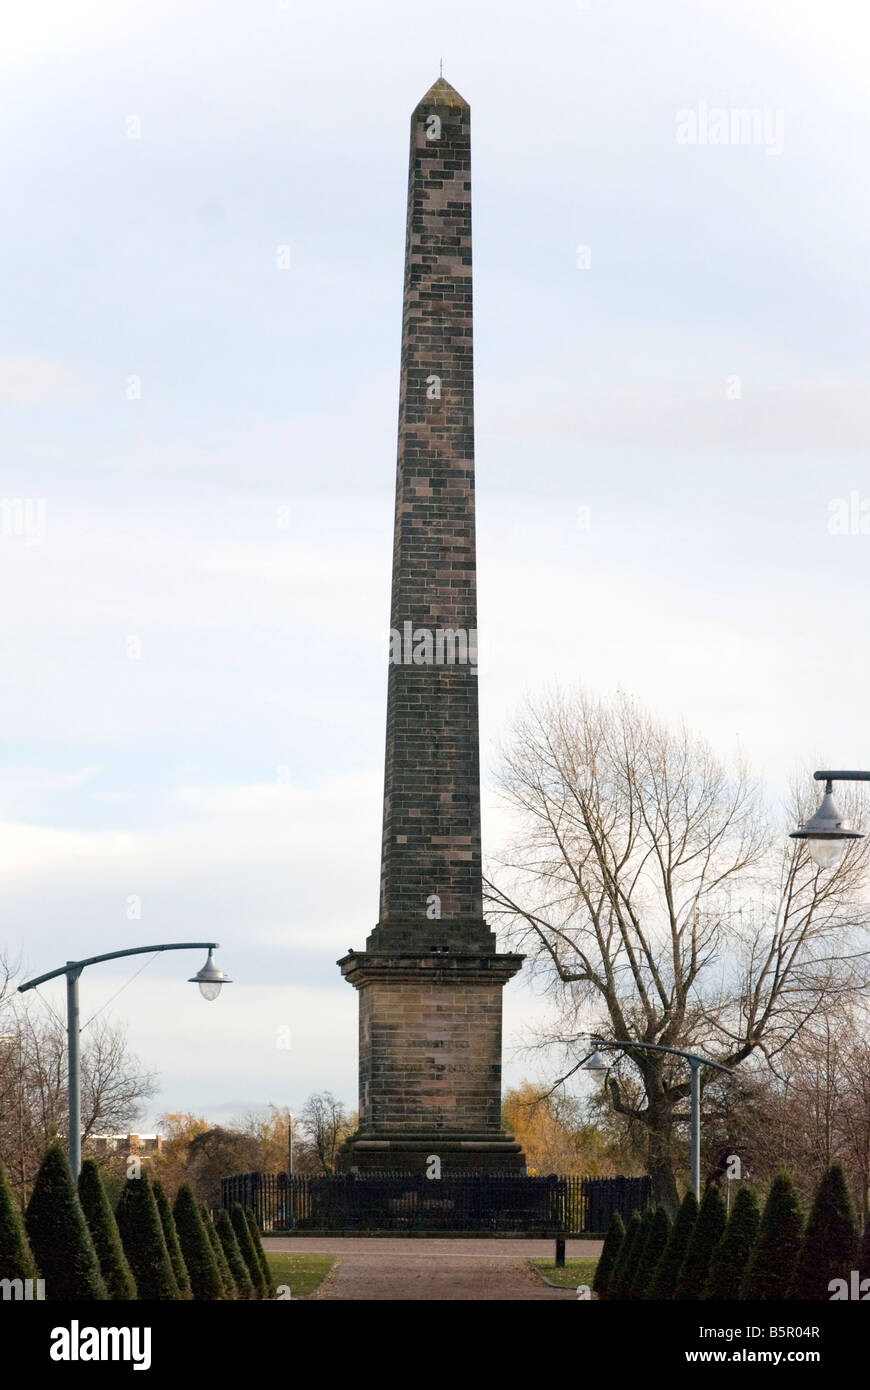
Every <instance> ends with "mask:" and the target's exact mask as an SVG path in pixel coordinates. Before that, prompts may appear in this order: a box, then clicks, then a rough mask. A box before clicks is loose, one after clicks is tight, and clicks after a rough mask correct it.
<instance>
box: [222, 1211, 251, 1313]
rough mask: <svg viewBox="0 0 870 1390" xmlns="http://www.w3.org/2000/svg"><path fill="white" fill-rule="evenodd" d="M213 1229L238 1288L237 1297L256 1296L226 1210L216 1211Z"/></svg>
mask: <svg viewBox="0 0 870 1390" xmlns="http://www.w3.org/2000/svg"><path fill="white" fill-rule="evenodd" d="M215 1230H216V1231H217V1236H218V1240H219V1241H220V1243H221V1246H222V1247H223V1252H224V1254H225V1256H226V1260H227V1264H228V1265H229V1267H230V1273H231V1274H232V1276H233V1280H234V1282H235V1285H236V1288H237V1289H238V1293H239V1298H256V1297H257V1293H256V1290H255V1288H254V1285H253V1282H252V1280H251V1276H250V1274H249V1273H248V1266H247V1265H246V1264H245V1257H244V1255H243V1254H242V1252H241V1250H240V1249H239V1242H238V1241H237V1240H236V1233H235V1231H234V1230H233V1223H232V1221H231V1220H230V1214H229V1212H228V1211H219V1212H218V1217H217V1221H216V1222H215Z"/></svg>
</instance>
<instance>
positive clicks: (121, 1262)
mask: <svg viewBox="0 0 870 1390" xmlns="http://www.w3.org/2000/svg"><path fill="white" fill-rule="evenodd" d="M79 1201H80V1202H81V1204H82V1211H83V1212H84V1214H85V1220H86V1221H87V1223H88V1230H89V1231H90V1233H91V1240H92V1241H93V1242H94V1249H95V1250H96V1252H97V1259H98V1260H99V1263H100V1273H101V1274H102V1276H103V1283H104V1284H105V1286H106V1293H107V1295H108V1297H109V1298H110V1299H116V1300H117V1299H120V1300H122V1301H128V1302H129V1300H131V1299H135V1298H138V1296H139V1294H138V1291H137V1289H136V1281H135V1279H134V1278H133V1271H132V1270H131V1269H130V1264H129V1261H128V1260H127V1256H126V1255H125V1254H124V1246H123V1244H122V1243H121V1235H120V1232H119V1231H118V1223H117V1221H116V1220H115V1213H114V1212H113V1211H112V1208H111V1206H110V1204H109V1199H108V1197H107V1196H106V1192H105V1189H104V1188H103V1181H102V1178H101V1176H100V1170H99V1168H98V1167H97V1165H96V1163H95V1162H94V1160H93V1159H92V1158H86V1159H85V1161H84V1162H83V1164H82V1171H81V1172H80V1173H79Z"/></svg>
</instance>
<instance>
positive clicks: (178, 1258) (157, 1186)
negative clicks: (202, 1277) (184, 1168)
mask: <svg viewBox="0 0 870 1390" xmlns="http://www.w3.org/2000/svg"><path fill="white" fill-rule="evenodd" d="M152 1191H153V1193H154V1201H155V1202H156V1204H157V1212H158V1215H159V1217H160V1225H161V1226H162V1227H163V1239H164V1240H165V1241H166V1249H167V1251H168V1252H169V1261H170V1264H171V1265H172V1273H173V1274H174V1275H175V1282H176V1284H177V1285H178V1296H179V1298H182V1299H184V1298H193V1291H192V1290H191V1287H190V1275H189V1274H188V1272H187V1265H186V1264H185V1263H184V1256H183V1255H182V1253H181V1246H180V1245H179V1243H178V1232H177V1231H176V1229H175V1217H174V1216H173V1215H172V1208H171V1206H170V1205H169V1198H168V1197H167V1195H166V1193H165V1191H164V1189H163V1183H162V1182H160V1180H159V1179H157V1178H155V1180H154V1185H153V1187H152Z"/></svg>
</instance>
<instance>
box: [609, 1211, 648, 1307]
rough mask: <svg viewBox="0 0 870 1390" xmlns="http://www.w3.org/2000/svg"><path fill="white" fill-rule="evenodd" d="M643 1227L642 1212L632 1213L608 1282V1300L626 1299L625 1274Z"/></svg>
mask: <svg viewBox="0 0 870 1390" xmlns="http://www.w3.org/2000/svg"><path fill="white" fill-rule="evenodd" d="M642 1225H643V1219H642V1217H641V1214H640V1212H639V1211H633V1212H632V1213H631V1220H630V1221H629V1223H628V1225H627V1226H626V1228H625V1240H624V1241H623V1242H622V1247H621V1249H620V1251H619V1255H618V1257H617V1260H616V1264H615V1265H614V1267H613V1273H612V1274H611V1276H610V1279H609V1281H608V1285H607V1289H608V1293H607V1297H608V1298H616V1299H621V1298H624V1297H625V1294H624V1292H623V1290H624V1288H625V1272H626V1269H627V1268H628V1267H629V1264H630V1262H631V1258H632V1252H633V1251H634V1249H635V1247H636V1245H637V1243H638V1241H639V1240H640V1233H641V1227H642Z"/></svg>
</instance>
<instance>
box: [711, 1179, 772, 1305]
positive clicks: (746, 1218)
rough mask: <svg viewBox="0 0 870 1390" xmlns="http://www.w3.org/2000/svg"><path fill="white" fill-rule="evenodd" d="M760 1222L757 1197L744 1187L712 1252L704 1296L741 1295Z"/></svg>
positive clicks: (748, 1188)
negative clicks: (741, 1286)
mask: <svg viewBox="0 0 870 1390" xmlns="http://www.w3.org/2000/svg"><path fill="white" fill-rule="evenodd" d="M760 1225H761V1208H760V1207H759V1205H758V1198H757V1197H756V1195H755V1193H754V1192H753V1190H752V1188H751V1187H743V1186H741V1187H740V1190H739V1192H738V1193H737V1196H736V1198H735V1199H734V1206H733V1208H732V1210H731V1215H730V1217H729V1218H728V1225H727V1226H726V1227H725V1234H724V1235H723V1237H722V1239H721V1240H720V1242H719V1244H718V1245H717V1246H716V1249H715V1250H714V1251H713V1258H712V1260H711V1261H710V1273H709V1275H708V1276H707V1287H706V1289H705V1290H704V1294H703V1297H704V1298H705V1299H708V1298H715V1299H728V1300H734V1299H736V1298H739V1297H740V1285H741V1283H742V1281H743V1276H744V1274H745V1273H746V1266H747V1265H748V1263H749V1257H750V1255H751V1254H752V1251H753V1249H754V1248H755V1242H756V1241H757V1239H758V1230H759V1227H760Z"/></svg>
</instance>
